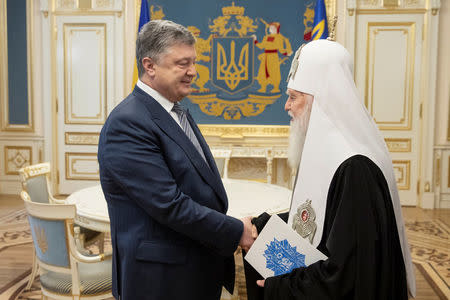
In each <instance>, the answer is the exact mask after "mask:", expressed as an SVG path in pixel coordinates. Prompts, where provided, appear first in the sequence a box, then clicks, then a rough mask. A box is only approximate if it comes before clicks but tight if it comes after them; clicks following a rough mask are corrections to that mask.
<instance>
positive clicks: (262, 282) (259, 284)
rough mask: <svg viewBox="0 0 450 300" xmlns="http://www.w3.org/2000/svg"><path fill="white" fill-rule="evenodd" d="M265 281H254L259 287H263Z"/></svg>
mask: <svg viewBox="0 0 450 300" xmlns="http://www.w3.org/2000/svg"><path fill="white" fill-rule="evenodd" d="M265 282H266V281H265V280H256V284H257V285H258V286H260V287H264V283H265Z"/></svg>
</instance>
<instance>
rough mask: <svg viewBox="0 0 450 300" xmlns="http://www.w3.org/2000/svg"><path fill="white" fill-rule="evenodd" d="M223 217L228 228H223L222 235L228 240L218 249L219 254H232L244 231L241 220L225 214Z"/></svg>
mask: <svg viewBox="0 0 450 300" xmlns="http://www.w3.org/2000/svg"><path fill="white" fill-rule="evenodd" d="M225 218H226V220H225V222H227V224H228V225H227V227H228V228H227V229H226V230H225V232H224V234H223V237H224V238H225V239H227V240H228V241H230V242H229V243H226V245H224V247H220V248H219V249H218V251H219V254H220V255H223V256H229V255H233V254H234V251H236V249H237V247H238V246H239V242H240V240H241V236H242V233H243V232H244V224H243V223H242V221H241V220H239V219H236V218H233V217H230V216H225Z"/></svg>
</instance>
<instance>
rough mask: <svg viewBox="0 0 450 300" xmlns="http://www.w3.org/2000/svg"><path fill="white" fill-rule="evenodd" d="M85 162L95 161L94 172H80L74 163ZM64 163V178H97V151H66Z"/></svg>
mask: <svg viewBox="0 0 450 300" xmlns="http://www.w3.org/2000/svg"><path fill="white" fill-rule="evenodd" d="M80 162H81V163H82V162H85V163H86V162H87V163H89V164H92V163H95V164H96V166H97V167H96V170H95V172H83V171H82V172H80V171H78V170H77V167H76V164H77V163H80ZM65 165H66V179H67V180H98V179H99V168H98V161H97V153H79V152H66V154H65Z"/></svg>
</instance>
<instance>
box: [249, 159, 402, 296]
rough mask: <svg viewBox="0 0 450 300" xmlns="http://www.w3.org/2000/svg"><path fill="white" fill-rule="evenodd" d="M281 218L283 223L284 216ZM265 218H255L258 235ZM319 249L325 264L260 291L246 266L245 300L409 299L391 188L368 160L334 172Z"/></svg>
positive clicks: (268, 283)
mask: <svg viewBox="0 0 450 300" xmlns="http://www.w3.org/2000/svg"><path fill="white" fill-rule="evenodd" d="M312 206H313V207H314V201H313V203H312ZM280 217H282V218H283V219H284V220H285V221H287V217H288V214H287V213H286V214H284V215H280ZM268 219H269V215H267V214H262V215H261V216H259V217H258V218H255V219H253V223H254V224H255V225H256V227H257V229H258V232H260V231H261V230H262V228H263V227H264V225H265V223H266V222H267V221H268ZM317 249H318V250H320V251H321V252H323V253H324V254H325V255H326V256H328V259H327V260H326V261H318V262H316V263H314V264H312V265H310V266H308V267H304V268H298V269H295V270H293V271H292V272H291V273H288V274H284V275H280V276H275V277H269V278H267V279H266V281H265V286H264V289H262V288H258V287H257V286H256V283H255V280H256V279H259V278H260V276H259V275H258V274H257V273H256V271H255V270H254V269H253V268H252V267H251V266H250V265H248V264H247V263H245V271H246V277H247V289H248V295H249V298H248V299H249V300H255V299H264V300H288V299H354V300H356V299H358V300H359V299H364V300H369V299H383V300H384V299H395V300H398V299H408V292H407V284H406V270H405V265H404V262H403V255H402V251H401V246H400V241H399V237H398V231H397V226H396V221H395V215H394V210H393V207H392V201H391V196H390V193H389V188H388V185H387V183H386V180H385V178H384V176H383V173H382V172H381V170H380V168H379V167H378V166H377V165H376V164H374V163H373V162H372V161H371V160H370V159H369V158H367V157H365V156H362V155H355V156H352V157H350V158H349V159H347V160H346V161H344V162H343V163H342V164H341V165H340V166H339V168H338V169H337V170H336V172H335V174H334V176H333V179H332V181H331V184H330V188H329V190H328V197H327V206H326V215H325V223H324V229H323V235H322V239H321V242H320V244H319V246H318V247H317ZM258 277H259V278H258Z"/></svg>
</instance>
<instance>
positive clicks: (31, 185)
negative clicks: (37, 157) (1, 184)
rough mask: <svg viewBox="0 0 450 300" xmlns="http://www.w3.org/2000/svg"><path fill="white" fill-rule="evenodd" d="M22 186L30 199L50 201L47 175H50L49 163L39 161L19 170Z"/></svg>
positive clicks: (43, 201)
mask: <svg viewBox="0 0 450 300" xmlns="http://www.w3.org/2000/svg"><path fill="white" fill-rule="evenodd" d="M19 174H20V178H21V180H22V186H23V188H24V190H25V191H27V193H28V194H29V195H30V197H31V201H33V202H38V203H50V200H49V189H48V177H49V176H50V163H48V162H46V163H41V164H36V165H31V166H27V167H24V168H22V169H20V170H19Z"/></svg>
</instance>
